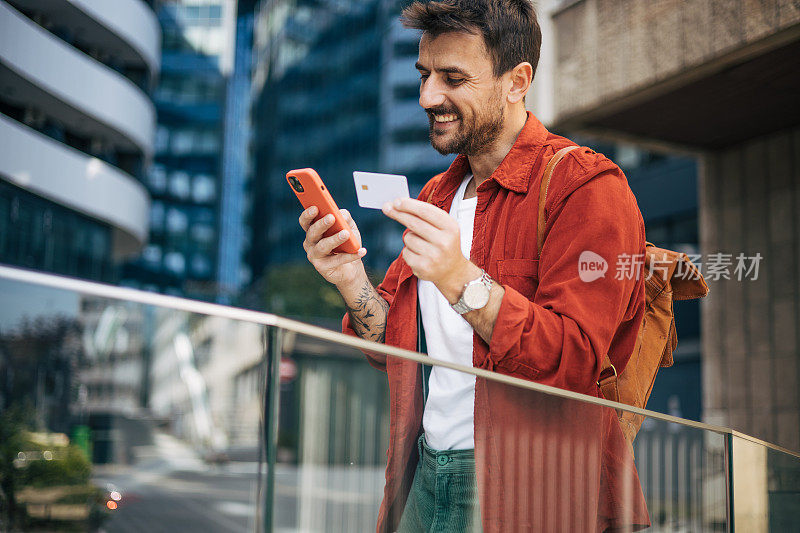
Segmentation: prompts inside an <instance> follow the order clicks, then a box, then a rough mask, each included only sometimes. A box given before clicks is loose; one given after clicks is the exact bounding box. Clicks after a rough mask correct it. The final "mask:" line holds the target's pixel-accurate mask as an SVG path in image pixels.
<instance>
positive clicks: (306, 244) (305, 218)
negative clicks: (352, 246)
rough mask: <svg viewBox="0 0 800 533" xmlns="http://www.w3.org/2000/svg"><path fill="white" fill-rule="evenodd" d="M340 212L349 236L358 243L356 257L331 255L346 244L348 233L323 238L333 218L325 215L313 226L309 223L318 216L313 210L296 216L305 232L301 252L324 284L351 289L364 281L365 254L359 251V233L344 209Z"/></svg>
mask: <svg viewBox="0 0 800 533" xmlns="http://www.w3.org/2000/svg"><path fill="white" fill-rule="evenodd" d="M340 211H341V213H342V216H343V217H344V219H345V221H346V222H347V224H348V225H349V226H350V230H349V231H352V232H353V235H354V236H355V238H356V241H358V245H359V249H358V253H355V254H335V253H333V250H334V249H335V248H336V247H337V246H339V245H341V244H342V243H343V242H344V241H346V240H347V238H348V236H349V233H348V230H342V231H340V232H339V233H337V234H336V235H333V236H331V237H323V234H324V233H325V232H326V231H328V228H330V227H331V226H332V225H333V221H334V218H333V215H331V214H328V215H326V216H325V217H323V218H321V219H320V220H317V221H316V222H314V223H313V224H312V221H313V220H314V217H316V216H317V213H318V210H317V208H316V207H315V206H312V207H309V208H308V209H306V210H305V211H303V213H302V214H301V215H300V226H301V227H302V228H303V231H305V232H306V239H305V241H303V249H304V250H305V251H306V255H307V256H308V260H309V261H310V262H311V264H312V265H314V268H316V269H317V272H319V273H320V275H321V276H322V277H323V278H325V280H326V281H328V282H329V283H333V284H334V285H336V286H337V287H343V286H347V285H353V284H354V283H357V282H360V281H361V280H362V279H363V278H365V277H366V274H365V273H364V265H363V263H362V262H361V258H362V257H364V256H365V255H366V253H367V250H366V249H364V248H361V247H360V246H361V233H359V231H358V227H357V226H356V223H355V221H354V220H353V217H352V216H350V213H349V212H348V211H347V210H346V209H341V210H340Z"/></svg>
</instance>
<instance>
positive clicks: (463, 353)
mask: <svg viewBox="0 0 800 533" xmlns="http://www.w3.org/2000/svg"><path fill="white" fill-rule="evenodd" d="M471 179H472V175H471V174H467V176H466V177H465V178H464V182H463V183H462V184H461V187H459V188H458V191H457V192H456V195H455V198H453V204H452V205H451V206H450V216H451V217H453V218H455V219H456V220H457V221H458V226H459V228H460V230H461V253H463V254H464V257H466V258H469V253H470V249H471V248H472V230H473V226H474V223H475V208H476V207H477V205H478V197H477V196H475V197H473V198H469V199H466V200H465V199H464V193H465V191H466V190H467V184H468V183H469V181H470V180H471ZM417 293H418V296H419V304H420V311H421V314H422V325H423V327H424V328H425V340H426V344H427V346H428V355H429V356H430V357H433V358H434V359H441V360H443V361H451V362H453V363H460V364H462V365H466V366H472V332H473V329H472V326H470V324H469V322H467V321H466V320H465V319H464V318H463V317H462V316H461V315H459V314H458V313H456V312H455V311H453V308H452V307H450V303H449V302H448V301H447V299H446V298H445V297H444V296H443V295H442V293H441V292H439V289H437V288H436V285H434V284H433V283H432V282H430V281H422V280H419V283H418V284H417ZM429 385H430V387H429V391H428V400H427V402H426V403H425V412H424V414H423V417H422V426H423V428H424V429H425V440H426V441H427V443H428V446H430V447H431V448H434V449H436V450H461V449H473V448H475V430H474V412H475V376H473V375H471V374H462V373H461V372H457V371H455V370H450V369H447V368H442V367H438V366H435V367H433V369H432V371H431V375H430V381H429Z"/></svg>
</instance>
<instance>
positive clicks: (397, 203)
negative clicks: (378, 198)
mask: <svg viewBox="0 0 800 533" xmlns="http://www.w3.org/2000/svg"><path fill="white" fill-rule="evenodd" d="M401 205H403V200H402V199H401V198H398V199H397V200H395V201H394V206H395V207H400V206H401Z"/></svg>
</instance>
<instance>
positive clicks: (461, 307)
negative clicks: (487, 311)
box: [451, 269, 492, 315]
mask: <svg viewBox="0 0 800 533" xmlns="http://www.w3.org/2000/svg"><path fill="white" fill-rule="evenodd" d="M491 290H492V278H490V277H489V274H487V273H486V271H484V270H482V269H481V276H480V277H479V278H477V279H473V280H472V281H470V282H468V283H467V284H465V285H464V290H463V292H462V293H461V298H459V299H458V302H456V303H455V304H453V305H452V306H451V307H452V308H453V310H454V311H455V312H456V313H458V314H459V315H463V314H466V313H469V312H470V311H475V310H476V309H480V308H482V307H483V306H485V305H486V304H487V303H489V292H490V291H491Z"/></svg>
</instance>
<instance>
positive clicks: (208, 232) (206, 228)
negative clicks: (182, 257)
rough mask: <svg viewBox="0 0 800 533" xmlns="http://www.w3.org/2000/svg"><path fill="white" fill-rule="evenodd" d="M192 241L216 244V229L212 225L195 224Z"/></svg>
mask: <svg viewBox="0 0 800 533" xmlns="http://www.w3.org/2000/svg"><path fill="white" fill-rule="evenodd" d="M192 239H194V240H195V242H197V243H200V244H210V243H212V242H214V228H213V227H212V226H211V225H210V224H202V223H201V224H197V223H195V224H193V225H192Z"/></svg>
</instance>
